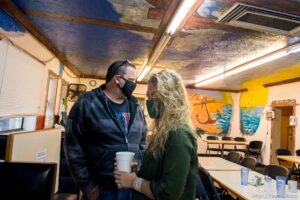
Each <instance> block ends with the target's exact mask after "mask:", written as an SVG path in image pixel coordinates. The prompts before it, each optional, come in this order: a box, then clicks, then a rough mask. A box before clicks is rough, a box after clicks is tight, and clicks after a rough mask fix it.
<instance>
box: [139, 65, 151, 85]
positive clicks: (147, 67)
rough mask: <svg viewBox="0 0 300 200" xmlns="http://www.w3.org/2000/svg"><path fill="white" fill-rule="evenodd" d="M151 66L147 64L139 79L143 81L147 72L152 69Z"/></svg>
mask: <svg viewBox="0 0 300 200" xmlns="http://www.w3.org/2000/svg"><path fill="white" fill-rule="evenodd" d="M150 69H151V66H150V65H146V66H145V68H144V69H143V70H142V71H141V73H140V75H139V77H138V79H137V81H139V82H140V81H142V80H143V78H144V77H145V76H146V74H147V73H148V72H149V71H150Z"/></svg>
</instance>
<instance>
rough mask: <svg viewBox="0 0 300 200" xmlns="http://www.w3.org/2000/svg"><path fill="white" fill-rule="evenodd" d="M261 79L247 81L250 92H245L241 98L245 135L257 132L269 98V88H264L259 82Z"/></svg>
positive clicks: (242, 124)
mask: <svg viewBox="0 0 300 200" xmlns="http://www.w3.org/2000/svg"><path fill="white" fill-rule="evenodd" d="M259 82H260V80H258V79H253V80H251V81H248V82H245V83H244V84H243V85H247V86H248V87H247V88H248V92H243V93H242V94H241V98H240V123H241V132H242V134H243V135H253V134H255V133H256V131H257V129H258V127H259V124H260V120H261V117H263V110H264V108H265V106H266V104H267V100H268V91H269V90H268V88H264V87H263V85H262V84H257V85H256V84H255V83H259Z"/></svg>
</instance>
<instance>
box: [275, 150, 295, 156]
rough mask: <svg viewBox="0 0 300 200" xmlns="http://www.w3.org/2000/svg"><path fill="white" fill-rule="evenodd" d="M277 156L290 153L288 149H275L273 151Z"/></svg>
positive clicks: (289, 154)
mask: <svg viewBox="0 0 300 200" xmlns="http://www.w3.org/2000/svg"><path fill="white" fill-rule="evenodd" d="M275 153H276V155H277V156H291V155H292V153H291V152H290V150H288V149H276V151H275Z"/></svg>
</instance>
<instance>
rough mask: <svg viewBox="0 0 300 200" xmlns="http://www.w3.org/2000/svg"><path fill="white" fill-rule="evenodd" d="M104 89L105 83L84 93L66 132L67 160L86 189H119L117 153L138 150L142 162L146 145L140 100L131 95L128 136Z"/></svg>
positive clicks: (137, 157)
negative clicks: (114, 172)
mask: <svg viewBox="0 0 300 200" xmlns="http://www.w3.org/2000/svg"><path fill="white" fill-rule="evenodd" d="M104 88H105V85H102V86H101V87H99V88H97V89H94V90H92V91H91V92H86V93H84V94H83V95H81V97H80V98H79V99H78V101H77V102H76V103H75V104H74V106H73V107H72V109H71V112H70V115H69V119H68V124H67V130H66V133H65V140H64V141H65V142H64V150H65V154H66V157H67V161H68V164H69V166H70V169H71V173H72V175H73V177H74V178H75V180H76V182H77V183H78V185H79V187H80V188H81V189H82V190H83V192H87V191H89V190H90V189H92V188H93V187H94V186H96V185H99V186H100V187H101V189H103V190H112V189H117V186H116V184H115V180H114V176H113V170H114V159H115V155H116V152H118V151H130V152H135V159H137V161H140V160H141V159H142V154H143V152H144V150H145V146H146V122H145V118H144V114H143V110H142V108H141V106H140V105H139V104H138V102H137V100H136V99H135V98H134V97H133V96H132V97H130V98H128V101H129V111H130V123H129V127H128V133H127V135H126V134H125V133H123V131H122V128H121V126H120V125H119V122H118V121H117V119H116V117H115V115H114V113H112V111H111V110H110V107H109V105H108V99H107V97H106V96H105V94H104V93H103V89H104Z"/></svg>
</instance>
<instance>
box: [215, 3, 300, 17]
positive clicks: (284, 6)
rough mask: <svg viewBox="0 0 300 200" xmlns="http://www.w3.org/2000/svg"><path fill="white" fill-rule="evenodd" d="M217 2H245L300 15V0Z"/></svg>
mask: <svg viewBox="0 0 300 200" xmlns="http://www.w3.org/2000/svg"><path fill="white" fill-rule="evenodd" d="M218 2H223V3H236V2H239V3H245V4H249V5H253V6H257V7H262V8H267V9H271V10H276V11H279V12H284V13H288V14H293V15H298V16H300V9H299V7H300V2H296V1H288V0H273V1H270V0H238V1H237V0H218Z"/></svg>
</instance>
